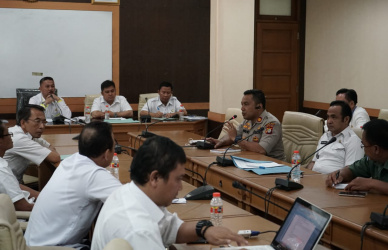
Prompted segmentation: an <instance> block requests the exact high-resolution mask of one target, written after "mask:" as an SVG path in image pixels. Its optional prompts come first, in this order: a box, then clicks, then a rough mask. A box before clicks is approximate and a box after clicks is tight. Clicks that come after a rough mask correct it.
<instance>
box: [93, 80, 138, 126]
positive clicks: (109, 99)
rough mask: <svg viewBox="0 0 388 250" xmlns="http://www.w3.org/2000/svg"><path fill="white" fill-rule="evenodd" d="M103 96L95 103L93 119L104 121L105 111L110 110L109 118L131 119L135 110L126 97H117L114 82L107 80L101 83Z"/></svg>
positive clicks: (95, 100)
mask: <svg viewBox="0 0 388 250" xmlns="http://www.w3.org/2000/svg"><path fill="white" fill-rule="evenodd" d="M101 95H102V96H100V97H97V98H96V99H94V101H93V106H92V110H91V111H92V117H93V118H100V119H104V117H105V110H106V109H107V108H108V109H109V117H110V118H113V117H114V118H115V117H124V118H130V117H132V116H133V110H132V107H131V105H129V103H128V101H127V99H126V98H125V97H124V96H121V95H116V86H115V83H114V82H113V81H110V80H106V81H104V82H103V83H101Z"/></svg>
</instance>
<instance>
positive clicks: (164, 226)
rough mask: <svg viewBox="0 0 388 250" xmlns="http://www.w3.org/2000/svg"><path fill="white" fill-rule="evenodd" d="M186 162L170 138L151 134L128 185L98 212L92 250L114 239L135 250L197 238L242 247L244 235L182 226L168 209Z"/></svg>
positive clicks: (203, 223) (204, 225)
mask: <svg viewBox="0 0 388 250" xmlns="http://www.w3.org/2000/svg"><path fill="white" fill-rule="evenodd" d="M185 162H186V156H185V153H184V151H183V149H182V148H181V147H180V146H178V145H177V144H176V143H174V142H173V141H171V140H170V139H168V138H165V137H160V136H155V137H152V138H150V139H148V140H147V141H145V142H144V144H143V145H142V146H141V147H140V148H139V151H138V152H137V153H136V155H135V158H134V159H133V161H132V165H131V171H130V173H131V180H132V181H131V182H130V183H128V184H126V185H124V186H122V187H120V188H119V189H117V190H116V191H115V192H113V193H112V194H111V195H110V196H109V198H108V200H107V201H106V202H105V204H104V206H103V208H102V209H101V212H100V215H99V216H98V219H97V224H96V227H95V229H94V235H93V241H92V249H95V250H99V249H103V248H104V246H105V245H106V244H107V243H108V242H109V241H111V240H112V239H114V238H122V239H125V240H126V241H128V242H129V243H130V244H131V246H132V247H133V249H139V250H140V249H165V248H166V247H168V246H170V245H171V244H173V243H185V242H191V241H196V240H198V239H199V238H200V237H203V238H205V239H206V240H207V241H208V242H209V243H211V244H214V245H226V244H229V243H231V241H236V242H237V244H238V245H246V244H247V241H246V240H245V239H244V238H243V237H242V236H239V235H237V234H236V233H233V232H232V231H230V230H229V229H227V228H225V227H213V226H212V224H211V223H210V222H209V221H200V222H198V223H197V222H183V221H182V220H180V219H179V218H178V216H177V215H176V214H175V213H174V214H171V213H170V212H169V211H168V210H167V206H169V205H170V204H171V202H172V200H173V199H174V198H176V197H177V195H178V192H179V190H181V189H182V179H183V177H184V175H185Z"/></svg>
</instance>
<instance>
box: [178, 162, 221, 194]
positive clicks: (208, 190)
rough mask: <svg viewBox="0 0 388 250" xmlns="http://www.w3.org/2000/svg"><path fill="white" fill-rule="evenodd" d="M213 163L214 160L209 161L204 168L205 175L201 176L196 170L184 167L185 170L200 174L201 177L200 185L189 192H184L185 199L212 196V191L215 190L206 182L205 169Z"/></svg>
mask: <svg viewBox="0 0 388 250" xmlns="http://www.w3.org/2000/svg"><path fill="white" fill-rule="evenodd" d="M213 164H215V162H213V163H210V165H209V166H208V167H207V168H206V172H205V177H202V175H200V174H199V173H198V172H195V171H193V170H190V169H187V168H185V169H186V170H188V171H190V172H192V173H194V174H197V175H198V176H200V177H201V178H202V184H203V185H202V186H200V187H197V188H196V189H194V190H193V191H191V192H190V193H188V194H186V195H185V197H184V198H185V199H186V200H211V198H213V193H214V192H215V190H214V188H213V187H212V186H210V185H208V184H207V182H206V173H207V170H208V169H209V168H210V166H211V165H213Z"/></svg>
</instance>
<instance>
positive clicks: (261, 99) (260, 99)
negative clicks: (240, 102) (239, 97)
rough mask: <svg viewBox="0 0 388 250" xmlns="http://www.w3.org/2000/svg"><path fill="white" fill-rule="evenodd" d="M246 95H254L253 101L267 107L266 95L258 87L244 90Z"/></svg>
mask: <svg viewBox="0 0 388 250" xmlns="http://www.w3.org/2000/svg"><path fill="white" fill-rule="evenodd" d="M244 95H252V97H253V101H254V102H255V103H256V105H257V104H260V103H261V104H262V105H263V109H265V95H264V92H263V91H261V90H258V89H249V90H246V91H245V92H244Z"/></svg>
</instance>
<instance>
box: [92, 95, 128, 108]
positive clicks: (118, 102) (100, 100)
mask: <svg viewBox="0 0 388 250" xmlns="http://www.w3.org/2000/svg"><path fill="white" fill-rule="evenodd" d="M106 105H108V106H109V111H112V112H122V111H128V110H132V107H131V105H129V103H128V101H127V99H126V98H125V97H124V96H121V95H117V96H116V97H115V100H114V101H113V103H112V105H109V103H107V102H106V101H105V99H104V97H103V96H100V97H97V98H96V99H94V101H93V106H92V112H93V111H101V112H104V111H105V109H106Z"/></svg>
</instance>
